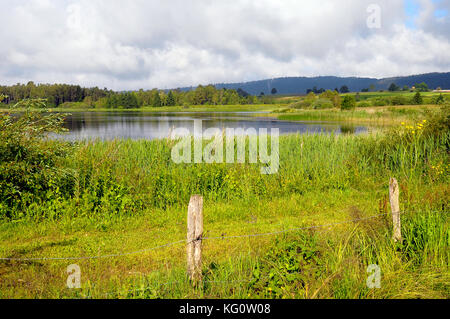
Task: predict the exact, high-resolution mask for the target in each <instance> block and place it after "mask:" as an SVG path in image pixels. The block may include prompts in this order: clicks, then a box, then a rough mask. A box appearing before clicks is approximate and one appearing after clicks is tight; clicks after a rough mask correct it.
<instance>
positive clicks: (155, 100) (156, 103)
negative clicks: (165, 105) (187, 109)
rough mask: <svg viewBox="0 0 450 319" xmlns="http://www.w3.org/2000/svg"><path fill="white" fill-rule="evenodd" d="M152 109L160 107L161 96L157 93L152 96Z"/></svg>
mask: <svg viewBox="0 0 450 319" xmlns="http://www.w3.org/2000/svg"><path fill="white" fill-rule="evenodd" d="M152 105H153V107H161V106H162V101H161V96H160V95H159V91H156V92H155V94H154V96H153V104H152Z"/></svg>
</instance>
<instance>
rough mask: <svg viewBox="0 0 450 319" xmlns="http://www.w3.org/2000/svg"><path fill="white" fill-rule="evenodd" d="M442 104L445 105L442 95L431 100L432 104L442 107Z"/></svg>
mask: <svg viewBox="0 0 450 319" xmlns="http://www.w3.org/2000/svg"><path fill="white" fill-rule="evenodd" d="M444 103H445V99H444V96H443V95H442V93H441V94H439V96H438V97H436V98H434V99H433V104H437V105H442V104H444Z"/></svg>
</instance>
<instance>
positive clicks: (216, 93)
mask: <svg viewBox="0 0 450 319" xmlns="http://www.w3.org/2000/svg"><path fill="white" fill-rule="evenodd" d="M0 94H2V95H4V96H5V97H6V98H5V99H4V100H3V103H4V104H6V106H8V107H10V106H12V105H15V104H16V103H18V102H19V101H21V100H24V99H45V100H46V102H47V103H46V105H47V106H48V107H81V108H102V109H104V108H112V109H114V108H123V109H135V108H141V107H144V106H151V107H162V106H184V105H245V104H258V103H260V104H268V103H271V102H272V98H271V97H270V96H268V97H265V96H260V97H256V96H252V95H250V94H248V93H247V92H245V91H244V90H242V89H237V90H234V89H225V88H223V89H216V88H215V87H214V86H213V85H207V86H202V85H199V86H198V87H197V88H196V89H194V90H191V91H181V90H158V89H152V90H143V89H141V90H139V91H122V92H115V91H112V90H108V89H107V88H103V89H100V88H98V87H94V88H83V87H81V86H79V85H68V84H35V83H34V82H31V81H30V82H28V83H27V84H20V83H18V84H15V85H12V86H0Z"/></svg>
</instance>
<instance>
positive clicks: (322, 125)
mask: <svg viewBox="0 0 450 319" xmlns="http://www.w3.org/2000/svg"><path fill="white" fill-rule="evenodd" d="M258 115H259V116H258ZM194 120H201V121H202V122H201V123H202V127H203V130H206V129H209V128H219V129H221V130H222V129H224V128H235V129H236V128H242V129H245V130H246V129H248V128H255V129H256V130H259V129H261V128H266V129H268V132H269V133H270V129H272V128H278V129H279V130H280V134H289V133H300V134H305V133H323V134H327V133H328V134H329V133H332V132H334V133H336V134H342V133H346V134H361V133H366V132H367V131H368V127H367V126H363V125H352V124H348V123H345V124H344V123H335V122H317V121H315V122H308V121H304V122H289V121H280V120H277V119H273V118H270V117H264V116H262V114H261V113H260V112H258V113H252V112H237V113H226V112H221V113H192V112H168V113H150V112H120V111H119V112H74V113H72V114H71V115H69V116H67V118H66V122H65V127H66V128H67V129H69V132H68V133H67V134H64V135H63V136H62V138H63V139H67V140H72V141H74V140H82V139H102V140H111V139H116V138H123V139H133V140H136V139H148V140H153V139H162V138H167V137H169V136H170V134H171V133H172V132H173V131H174V130H175V129H177V128H186V129H188V130H189V131H190V132H191V133H192V132H193V129H194ZM197 123H198V122H197Z"/></svg>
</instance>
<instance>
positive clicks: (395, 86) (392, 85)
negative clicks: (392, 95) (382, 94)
mask: <svg viewBox="0 0 450 319" xmlns="http://www.w3.org/2000/svg"><path fill="white" fill-rule="evenodd" d="M398 90H400V88H399V87H398V86H397V84H395V83H392V84H391V85H390V86H389V91H391V92H395V91H398Z"/></svg>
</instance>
